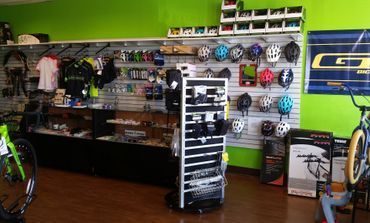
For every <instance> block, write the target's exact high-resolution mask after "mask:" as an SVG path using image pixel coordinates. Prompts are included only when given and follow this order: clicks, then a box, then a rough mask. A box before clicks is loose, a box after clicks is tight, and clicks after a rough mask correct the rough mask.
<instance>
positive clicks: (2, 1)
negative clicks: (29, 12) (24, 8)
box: [0, 0, 51, 5]
mask: <svg viewBox="0 0 370 223" xmlns="http://www.w3.org/2000/svg"><path fill="white" fill-rule="evenodd" d="M46 1H51V0H0V5H22V4H32V3H37V2H46Z"/></svg>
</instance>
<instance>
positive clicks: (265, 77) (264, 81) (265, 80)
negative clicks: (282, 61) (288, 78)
mask: <svg viewBox="0 0 370 223" xmlns="http://www.w3.org/2000/svg"><path fill="white" fill-rule="evenodd" d="M273 80H274V73H272V71H271V70H270V69H268V68H266V69H265V70H264V71H262V73H261V75H260V83H261V86H262V87H263V88H266V87H269V86H270V85H271V84H272V81H273Z"/></svg>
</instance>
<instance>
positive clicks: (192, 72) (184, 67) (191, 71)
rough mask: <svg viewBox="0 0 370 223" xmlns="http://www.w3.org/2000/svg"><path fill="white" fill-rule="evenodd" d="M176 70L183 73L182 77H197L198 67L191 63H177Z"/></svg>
mask: <svg viewBox="0 0 370 223" xmlns="http://www.w3.org/2000/svg"><path fill="white" fill-rule="evenodd" d="M176 69H177V70H180V71H181V75H182V77H196V76H197V66H196V65H195V64H190V63H177V64H176Z"/></svg>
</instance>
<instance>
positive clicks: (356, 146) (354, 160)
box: [346, 129, 366, 185]
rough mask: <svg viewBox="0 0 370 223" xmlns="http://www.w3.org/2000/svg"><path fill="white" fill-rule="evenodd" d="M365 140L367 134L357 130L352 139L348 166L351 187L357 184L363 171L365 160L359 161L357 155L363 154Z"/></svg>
mask: <svg viewBox="0 0 370 223" xmlns="http://www.w3.org/2000/svg"><path fill="white" fill-rule="evenodd" d="M365 140H366V137H365V134H364V132H363V131H362V130H361V129H358V130H356V131H355V132H354V133H353V135H352V138H351V143H350V145H349V151H348V156H347V164H346V165H347V166H348V167H347V171H346V172H347V173H346V174H347V177H348V180H349V183H350V184H351V185H355V184H357V182H358V181H359V178H360V176H361V174H362V171H363V167H364V164H365V160H361V159H359V158H358V156H357V157H356V155H358V154H362V153H363V150H364V144H365Z"/></svg>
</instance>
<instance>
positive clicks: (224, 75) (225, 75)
mask: <svg viewBox="0 0 370 223" xmlns="http://www.w3.org/2000/svg"><path fill="white" fill-rule="evenodd" d="M217 77H218V78H227V79H229V80H230V78H231V71H230V70H229V68H224V69H223V70H221V71H220V73H218V76H217Z"/></svg>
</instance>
